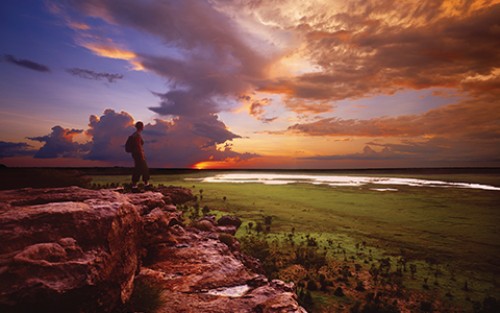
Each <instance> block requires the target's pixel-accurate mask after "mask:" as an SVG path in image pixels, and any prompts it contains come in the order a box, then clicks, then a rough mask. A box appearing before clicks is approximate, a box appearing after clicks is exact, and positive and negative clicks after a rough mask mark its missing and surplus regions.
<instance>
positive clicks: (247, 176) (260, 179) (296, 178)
mask: <svg viewBox="0 0 500 313" xmlns="http://www.w3.org/2000/svg"><path fill="white" fill-rule="evenodd" d="M200 180H201V181H202V182H207V183H261V184H266V185H286V184H293V183H305V184H314V185H329V186H332V187H337V186H339V187H341V186H347V187H357V186H364V185H368V184H374V185H385V186H390V185H401V186H412V187H436V188H467V189H481V190H495V191H500V187H495V186H491V185H486V184H477V183H467V182H447V181H442V180H426V179H416V178H396V177H379V176H349V175H304V174H277V173H225V174H218V175H213V176H208V177H205V178H202V179H200ZM374 190H377V191H397V189H394V188H374Z"/></svg>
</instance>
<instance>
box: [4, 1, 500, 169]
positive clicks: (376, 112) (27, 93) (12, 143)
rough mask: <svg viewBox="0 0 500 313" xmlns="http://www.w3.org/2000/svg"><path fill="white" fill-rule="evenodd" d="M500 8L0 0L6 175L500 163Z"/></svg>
mask: <svg viewBox="0 0 500 313" xmlns="http://www.w3.org/2000/svg"><path fill="white" fill-rule="evenodd" d="M499 16H500V1H498V0H475V1H472V0H471V1H466V0H444V1H435V0H418V1H417V0H405V1H386V0H369V1H365V0H339V1H331V0H314V1H301V0H279V1H257V0H234V1H226V0H184V1H180V0H166V1H159V0H158V1H154V0H152V1H136V0H86V1H77V0H67V1H51V0H46V1H40V0H24V1H17V0H4V1H2V2H1V3H0V23H1V27H0V35H1V36H0V40H1V46H0V163H2V164H5V165H7V166H115V165H120V166H127V165H131V158H130V155H128V154H127V153H125V151H124V148H123V145H124V142H125V140H126V138H127V136H128V135H130V134H131V133H132V132H133V130H134V128H133V124H134V122H135V121H138V120H141V121H143V122H145V124H146V127H145V130H144V134H143V137H144V139H145V141H146V143H145V150H146V155H147V157H148V162H149V163H150V166H151V167H193V168H318V169H319V168H371V167H434V166H440V167H446V166H452V167H456V166H467V167H474V166H500V41H499V40H498V38H500V19H499V18H498V17H499Z"/></svg>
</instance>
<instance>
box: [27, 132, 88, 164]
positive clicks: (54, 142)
mask: <svg viewBox="0 0 500 313" xmlns="http://www.w3.org/2000/svg"><path fill="white" fill-rule="evenodd" d="M82 132H83V130H81V129H68V128H62V127H61V126H54V127H52V132H51V133H50V134H49V135H47V136H41V137H29V138H28V139H30V140H35V141H40V142H43V143H44V145H43V146H42V147H41V148H40V150H38V151H37V152H36V153H35V158H39V159H48V158H58V157H63V158H64V157H79V156H81V155H82V154H84V153H86V151H87V149H88V147H87V145H84V144H79V143H77V142H74V141H73V137H74V136H75V135H77V134H81V133H82Z"/></svg>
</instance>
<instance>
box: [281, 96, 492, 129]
mask: <svg viewBox="0 0 500 313" xmlns="http://www.w3.org/2000/svg"><path fill="white" fill-rule="evenodd" d="M493 103H498V100H497V101H496V102H493ZM499 119H500V111H499V110H498V107H497V106H495V105H493V104H492V102H491V100H490V98H489V97H484V98H482V99H470V100H467V101H463V102H461V103H458V104H452V105H448V106H444V107H441V108H437V109H433V110H430V111H428V112H426V113H423V114H415V115H402V116H397V117H379V118H373V119H368V120H356V119H349V120H345V119H339V118H325V119H321V120H319V121H316V122H312V123H305V124H295V125H292V126H290V127H289V128H288V130H287V132H289V133H299V134H303V135H310V136H360V137H415V136H461V137H468V138H493V137H499V136H500V125H498V120H499Z"/></svg>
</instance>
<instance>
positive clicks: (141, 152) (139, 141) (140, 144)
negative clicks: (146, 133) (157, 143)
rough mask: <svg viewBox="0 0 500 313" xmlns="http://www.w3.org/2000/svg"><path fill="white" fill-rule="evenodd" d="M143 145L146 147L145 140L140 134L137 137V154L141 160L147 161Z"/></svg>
mask: <svg viewBox="0 0 500 313" xmlns="http://www.w3.org/2000/svg"><path fill="white" fill-rule="evenodd" d="M143 145H144V140H142V136H141V135H139V134H138V135H137V137H136V145H135V146H136V148H137V154H139V155H140V156H141V158H143V159H146V157H145V155H144V148H143Z"/></svg>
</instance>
